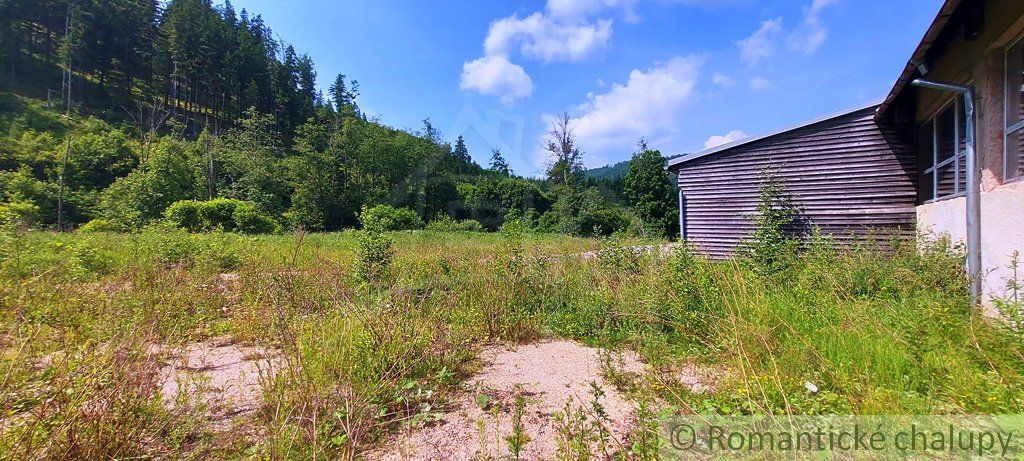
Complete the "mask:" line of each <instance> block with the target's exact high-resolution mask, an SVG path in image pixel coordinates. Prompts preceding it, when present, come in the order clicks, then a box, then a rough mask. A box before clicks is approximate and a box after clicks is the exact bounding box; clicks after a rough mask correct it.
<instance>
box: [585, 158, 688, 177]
mask: <svg viewBox="0 0 1024 461" xmlns="http://www.w3.org/2000/svg"><path fill="white" fill-rule="evenodd" d="M684 155H687V154H676V155H671V156H668V157H665V162H668V161H669V160H672V159H674V158H679V157H682V156H684ZM627 171H629V160H623V161H621V162H619V163H616V164H613V165H605V166H602V167H598V168H592V169H589V170H585V171H584V172H583V175H584V177H586V178H587V179H612V180H614V179H618V178H621V177H623V176H626V172H627Z"/></svg>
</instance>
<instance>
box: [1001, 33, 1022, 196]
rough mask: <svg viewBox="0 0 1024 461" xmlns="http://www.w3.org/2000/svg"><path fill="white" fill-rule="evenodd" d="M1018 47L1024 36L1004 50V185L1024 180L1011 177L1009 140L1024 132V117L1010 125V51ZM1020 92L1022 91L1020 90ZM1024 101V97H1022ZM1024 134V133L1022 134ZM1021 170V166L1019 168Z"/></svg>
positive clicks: (1014, 176)
mask: <svg viewBox="0 0 1024 461" xmlns="http://www.w3.org/2000/svg"><path fill="white" fill-rule="evenodd" d="M1017 45H1022V46H1024V34H1021V35H1020V36H1018V37H1017V38H1015V39H1013V40H1011V41H1010V43H1009V44H1008V45H1006V47H1005V48H1003V178H1002V179H1003V183H1004V184H1005V183H1008V182H1014V181H1018V180H1022V179H1024V174H1020V175H1013V176H1011V175H1010V143H1009V139H1010V136H1011V135H1014V134H1016V133H1018V132H1022V130H1024V117H1021V119H1020V120H1018V121H1017V122H1016V123H1014V124H1013V125H1010V124H1009V123H1010V120H1009V118H1010V50H1011V49H1013V47H1015V46H1017ZM1021 86H1022V88H1024V73H1022V76H1021ZM1018 91H1020V89H1018ZM1022 93H1024V92H1022ZM1022 101H1024V96H1022ZM1022 134H1024V132H1022ZM1016 155H1018V156H1020V155H1021V153H1020V152H1017V153H1016ZM1017 168H1018V169H1021V166H1018V167H1017Z"/></svg>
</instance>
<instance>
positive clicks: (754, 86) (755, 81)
mask: <svg viewBox="0 0 1024 461" xmlns="http://www.w3.org/2000/svg"><path fill="white" fill-rule="evenodd" d="M749 86H750V89H751V90H754V91H762V90H767V89H769V88H771V87H772V82H771V80H768V79H766V78H764V77H754V78H752V79H750V83H749Z"/></svg>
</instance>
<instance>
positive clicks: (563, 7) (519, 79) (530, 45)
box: [460, 0, 638, 105]
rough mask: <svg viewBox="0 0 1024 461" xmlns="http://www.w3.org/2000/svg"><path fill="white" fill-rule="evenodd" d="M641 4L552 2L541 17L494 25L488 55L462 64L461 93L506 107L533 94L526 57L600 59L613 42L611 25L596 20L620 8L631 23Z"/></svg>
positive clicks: (587, 0) (584, 0)
mask: <svg viewBox="0 0 1024 461" xmlns="http://www.w3.org/2000/svg"><path fill="white" fill-rule="evenodd" d="M637 1H638V0H548V3H547V6H546V7H545V10H544V11H543V12H535V13H533V14H530V15H528V16H525V17H519V15H517V14H513V15H512V16H509V17H506V18H501V19H498V20H496V21H494V22H492V23H491V25H490V27H489V28H488V30H487V37H486V38H485V39H484V56H483V57H482V58H479V59H477V60H475V61H470V62H466V63H463V65H462V81H461V84H460V87H461V88H462V89H463V90H470V91H477V92H479V93H482V94H490V95H496V96H498V97H499V98H501V101H502V102H503V103H505V104H506V105H510V104H512V103H513V102H514V101H515V100H516V99H518V98H523V97H527V96H529V95H530V94H532V92H533V80H532V79H531V78H530V76H529V75H528V74H527V73H526V70H525V69H523V67H522V66H520V65H518V64H515V63H513V62H512V59H513V55H514V54H515V53H516V52H518V54H519V55H520V56H522V57H525V58H529V59H536V60H541V61H545V62H552V61H582V60H585V59H587V58H590V57H591V56H593V55H595V54H597V52H598V51H599V50H601V49H602V48H604V47H605V46H606V45H607V44H608V42H609V41H610V40H611V36H612V20H611V19H607V18H604V19H601V18H599V19H592V18H593V17H594V16H596V15H598V14H601V13H604V12H606V11H607V10H609V9H614V8H621V9H622V11H623V16H624V17H625V18H626V20H627V21H633V20H636V19H638V17H637V15H636V11H635V10H634V6H635V5H636V2H637Z"/></svg>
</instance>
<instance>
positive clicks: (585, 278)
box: [0, 228, 1024, 459]
mask: <svg viewBox="0 0 1024 461" xmlns="http://www.w3.org/2000/svg"><path fill="white" fill-rule="evenodd" d="M638 243H643V242H633V241H624V240H605V241H598V240H591V239H578V238H569V237H564V236H553V235H547V234H531V233H524V232H522V231H516V230H515V229H514V228H512V229H507V230H506V231H505V232H503V233H500V234H479V233H443V232H441V233H438V232H423V231H417V232H395V233H373V232H364V233H354V232H347V233H339V234H313V235H305V234H297V235H295V236H261V237H243V236H239V235H233V234H223V233H210V234H189V233H186V232H181V231H168V230H152V231H147V232H143V233H139V234H133V235H116V234H84V233H83V234H48V233H12V234H7V235H6V236H5V239H4V240H3V245H4V253H3V254H5V255H8V256H6V257H5V259H4V260H3V264H2V272H0V275H2V278H0V280H2V284H0V289H2V295H3V296H2V300H3V301H2V302H3V311H2V312H3V318H2V327H3V336H2V341H3V348H4V354H3V356H2V359H0V360H2V365H3V368H2V370H3V379H2V380H0V386H2V387H0V392H2V395H3V396H4V398H3V400H2V405H3V408H2V410H3V415H4V416H3V418H4V421H3V426H2V427H3V433H2V437H0V451H2V452H4V453H9V454H11V455H12V456H13V457H15V458H20V459H31V458H90V459H93V458H108V457H121V458H123V457H132V456H136V457H152V458H163V459H181V458H186V459H189V458H191V459H210V458H237V457H259V458H313V457H318V458H319V457H329V458H360V457H365V458H370V459H405V458H414V459H436V458H438V457H442V458H454V459H471V458H481V457H483V458H493V459H503V458H516V457H518V458H521V459H581V457H583V458H586V457H596V458H616V457H625V458H632V459H654V458H656V457H657V450H658V448H659V446H661V445H659V443H660V442H659V437H660V436H659V433H658V424H657V423H658V421H659V420H661V419H662V418H664V417H667V416H670V415H673V414H692V413H714V414H725V415H736V414H764V413H774V414H821V413H826V414H827V413H840V414H842V413H857V414H863V413H878V412H897V413H909V414H951V413H952V414H972V413H988V414H998V413H1014V412H1019V411H1021V410H1022V408H1024V402H1022V401H1021V395H1024V389H1022V388H1021V385H1022V384H1021V383H1022V381H1024V380H1022V379H1021V378H1022V374H1024V353H1022V349H1021V348H1022V344H1024V342H1022V341H1021V338H1020V333H1019V332H1016V331H1014V330H1012V329H1009V328H1005V327H1004V326H1002V324H998V323H993V322H990V321H986V320H984V319H983V318H980V317H978V316H977V315H976V314H975V313H974V312H971V311H970V310H969V309H968V308H967V307H966V306H967V303H966V302H965V299H966V296H967V294H966V290H965V286H966V284H965V283H963V275H962V274H963V272H962V270H961V266H960V261H961V259H958V258H960V256H958V255H957V254H956V253H955V251H954V250H951V249H949V248H948V247H943V246H942V244H941V242H939V243H937V244H930V245H921V246H916V245H912V244H911V243H902V244H901V245H903V246H898V247H896V248H889V249H888V250H886V251H879V250H877V249H875V248H874V247H873V246H872V245H871V243H870V242H865V244H864V245H863V246H862V247H860V248H858V249H855V250H854V251H851V252H837V251H834V250H833V249H831V247H830V246H829V244H828V242H827V241H819V242H814V243H812V245H811V246H810V247H809V248H807V249H806V250H804V251H803V252H801V253H799V254H791V255H788V256H786V257H785V258H784V259H781V260H773V261H772V265H773V266H772V267H773V268H775V269H774V271H773V272H766V271H762V270H761V269H759V267H758V266H757V263H756V261H748V262H745V263H739V262H713V261H708V260H705V259H703V258H701V257H698V256H695V255H693V254H692V253H690V252H689V250H687V249H686V247H677V248H674V249H671V250H669V251H667V252H662V253H659V252H653V251H638V250H637V249H636V248H634V247H635V246H636V245H637V244H638ZM583 253H589V254H590V257H577V256H574V257H553V256H556V255H578V254H583ZM950 280H953V281H957V283H950V282H949V281H950ZM807 383H811V384H813V391H812V390H811V387H809V386H808V385H807ZM662 445H663V444H662ZM442 454H443V455H442Z"/></svg>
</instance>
